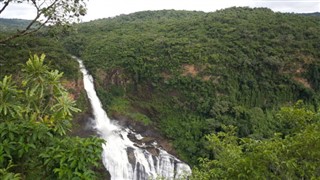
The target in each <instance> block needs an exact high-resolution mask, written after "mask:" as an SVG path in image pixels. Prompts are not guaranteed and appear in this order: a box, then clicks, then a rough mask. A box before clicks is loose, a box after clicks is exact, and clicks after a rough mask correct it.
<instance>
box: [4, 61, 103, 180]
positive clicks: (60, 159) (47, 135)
mask: <svg viewBox="0 0 320 180" xmlns="http://www.w3.org/2000/svg"><path fill="white" fill-rule="evenodd" d="M44 58H45V56H44V55H41V57H38V56H37V55H34V56H33V57H30V58H29V60H28V61H27V63H26V65H24V66H23V68H22V73H23V76H21V77H16V79H15V80H13V78H12V77H11V76H5V77H4V78H3V80H1V81H0V132H1V133H0V137H1V141H0V179H32V178H36V179H45V178H46V179H48V178H49V179H73V178H77V179H94V178H96V175H95V173H94V171H93V168H95V167H98V166H99V164H100V163H99V160H100V156H101V152H102V149H101V143H103V141H102V140H101V139H99V138H97V137H90V138H78V137H69V136H67V135H66V133H67V131H69V130H70V128H71V120H72V113H74V112H78V111H79V109H77V108H75V107H74V105H75V102H74V101H73V100H72V99H71V98H70V97H69V94H68V93H67V91H66V90H65V89H64V88H63V87H62V85H61V83H60V78H61V77H62V73H60V72H59V71H57V70H50V69H49V67H48V66H46V65H44V63H43V62H44Z"/></svg>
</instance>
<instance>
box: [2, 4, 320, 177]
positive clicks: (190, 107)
mask: <svg viewBox="0 0 320 180" xmlns="http://www.w3.org/2000/svg"><path fill="white" fill-rule="evenodd" d="M318 14H319V13H314V14H293V13H276V12H273V11H271V10H270V9H267V8H247V7H233V8H228V9H223V10H218V11H216V12H211V13H204V12H197V11H176V10H162V11H144V12H137V13H133V14H129V15H120V16H117V17H114V18H107V19H99V20H94V21H90V22H85V23H79V24H74V25H72V26H71V28H68V29H63V30H59V31H55V32H53V31H52V30H43V31H39V32H37V33H35V34H33V35H30V36H26V37H21V38H18V39H15V40H13V41H11V42H10V43H8V44H6V45H5V46H2V47H1V49H0V54H1V56H0V68H1V73H0V77H1V78H3V80H2V82H1V83H0V91H1V93H2V91H3V89H4V87H5V86H4V84H5V83H6V82H7V81H11V79H13V80H15V81H17V82H22V83H20V84H21V85H20V86H12V87H14V88H13V89H14V92H15V91H17V92H16V93H18V92H19V93H20V92H21V91H25V92H26V93H24V94H27V95H28V93H31V92H30V91H31V90H32V88H34V89H35V90H33V91H40V89H39V87H38V86H36V85H34V86H35V87H33V84H32V83H34V82H31V80H27V81H26V80H23V78H22V77H23V76H21V75H22V74H23V73H26V72H25V71H24V72H20V69H21V67H26V66H27V67H28V64H27V65H20V66H18V64H21V63H24V62H25V60H27V59H28V57H29V56H30V53H32V54H34V53H35V54H42V53H45V54H46V59H50V60H51V61H50V62H49V61H48V62H44V65H45V67H46V68H53V69H58V70H59V71H62V72H64V75H65V78H64V82H65V83H64V84H62V85H64V86H65V87H66V89H68V91H69V92H70V93H71V94H74V97H75V100H79V101H80V103H78V104H79V105H80V109H82V110H83V111H84V112H88V111H90V110H89V109H88V108H87V107H86V105H87V106H88V107H89V105H88V101H86V97H85V95H83V92H81V90H79V88H78V89H77V88H76V87H78V86H74V85H72V84H77V82H78V79H79V76H80V75H79V70H78V65H77V63H76V62H75V61H74V60H72V59H71V55H75V56H77V57H79V58H81V59H82V60H83V61H84V64H85V66H86V67H87V69H88V70H89V72H90V74H92V75H93V77H94V79H95V86H96V90H97V93H98V95H99V98H100V99H101V101H102V103H103V106H104V109H105V110H106V111H107V112H108V115H109V116H111V117H112V118H114V119H118V120H119V121H122V120H123V119H125V120H126V121H127V122H126V123H129V125H130V126H133V127H136V128H138V129H152V130H153V131H155V132H157V135H160V136H161V137H163V138H165V139H166V140H167V141H168V142H169V145H168V146H169V147H170V148H171V149H172V152H174V154H176V155H177V156H178V157H179V158H181V159H182V160H184V161H185V162H187V163H188V164H190V165H191V166H192V169H193V175H192V177H191V179H208V180H209V179H313V178H319V177H320V169H319V167H320V153H319V148H320V131H319V130H320V126H319V125H320V116H319V105H320V104H319V103H320V96H319V93H320V43H319V42H320V16H319V15H318ZM0 23H1V21H0ZM1 29H4V28H0V30H1ZM7 33H10V32H8V31H2V32H1V33H0V34H1V36H6V34H7ZM37 58H38V59H42V58H40V57H37V56H31V58H30V59H29V61H31V62H32V60H35V59H37ZM46 63H47V64H46ZM27 72H29V71H27ZM48 72H50V71H49V70H48ZM8 74H14V75H13V76H12V77H11V76H6V75H8ZM46 77H47V76H46ZM34 78H35V77H34ZM24 82H28V83H29V84H28V83H27V84H26V85H24ZM30 83H31V84H30ZM78 84H79V83H78ZM79 86H81V85H79ZM18 87H21V88H18ZM59 87H60V86H59ZM1 88H2V89H1ZM49 92H50V91H49ZM10 93H12V92H11V91H10ZM29 95H30V94H29ZM15 96H16V95H15ZM19 96H21V98H20V100H19V101H18V103H19V106H21V104H22V103H24V102H26V101H25V100H23V98H26V97H23V98H22V94H21V95H19ZM1 97H2V94H1ZM35 100H36V99H35ZM51 100H52V99H50V98H48V99H46V100H45V102H40V104H43V103H50V102H51ZM12 101H14V100H12ZM3 102H4V101H1V103H2V104H3ZM52 103H53V102H52ZM73 105H74V104H72V107H73ZM2 106H3V105H2ZM2 106H1V105H0V108H1V107H2ZM16 106H18V105H17V104H14V107H16ZM20 109H21V108H20ZM20 109H18V110H14V112H16V111H20ZM74 110H75V113H76V114H77V113H80V112H78V110H76V109H74ZM0 113H2V114H0V118H1V119H0V120H1V126H0V128H1V127H2V126H3V129H6V128H5V126H4V125H5V124H4V123H7V122H8V123H9V120H10V119H13V120H15V121H16V120H18V119H19V118H18V117H19V116H18V113H13V114H14V116H13V115H11V116H8V115H7V113H5V111H4V110H2V109H0ZM23 113H27V114H28V113H29V114H28V116H26V115H23V114H22V115H23V116H24V117H25V118H30V117H32V116H31V115H32V113H31V111H27V110H25V109H24V110H23ZM22 115H21V116H22ZM52 116H53V115H52ZM68 117H69V116H68ZM42 118H45V117H42ZM8 123H7V124H8ZM10 123H11V122H10ZM2 124H3V125H2ZM9 125H11V124H8V125H6V126H9ZM11 126H13V125H11ZM53 127H55V126H52V128H53ZM23 128H27V129H28V131H30V128H31V127H29V125H28V126H27V125H24V127H23ZM32 128H34V126H33V125H32ZM41 128H44V127H41ZM49 128H51V127H49ZM7 131H8V130H6V131H2V132H7ZM43 131H44V130H43ZM49 131H50V133H51V135H46V138H52V136H53V135H54V136H53V137H55V135H57V139H56V141H58V142H59V143H62V144H63V143H65V142H64V141H63V140H61V136H60V135H59V133H58V134H55V133H56V131H54V129H53V130H49ZM0 133H1V132H0ZM141 133H142V134H143V132H141ZM2 134H4V135H2ZM2 134H1V137H4V136H5V137H6V136H8V138H9V139H10V138H11V136H12V135H10V134H8V133H2ZM13 134H14V133H13ZM17 136H18V135H17ZM59 138H60V139H59ZM12 139H16V138H11V139H10V140H12ZM94 140H95V141H99V140H98V139H94ZM25 141H26V140H21V142H25ZM28 141H29V140H28ZM8 142H10V141H8ZM8 142H4V141H3V142H1V143H0V157H1V158H0V177H1V173H2V172H6V170H7V171H9V169H13V173H15V172H17V173H19V170H21V169H22V170H23V167H24V165H25V164H19V166H17V167H15V166H13V167H11V166H10V165H11V162H15V161H13V157H12V156H13V155H11V156H9V155H7V154H8V152H10V149H9V150H5V149H4V147H5V148H8V147H9V148H10V147H14V148H21V147H20V146H15V145H16V144H19V142H15V143H16V144H13V145H10V146H9V145H7V144H5V143H8ZM41 142H42V141H40V142H39V143H41ZM74 143H76V142H74ZM63 145H65V146H66V145H67V144H63ZM92 146H94V144H93V145H92ZM2 147H3V148H2ZM1 148H2V149H1ZM25 148H27V150H28V148H33V146H30V147H29V146H27V147H25ZM44 148H50V147H44ZM11 150H12V149H11ZM27 150H21V155H20V154H19V153H18V154H17V155H16V154H14V155H15V157H19V158H23V159H19V160H17V161H16V162H23V160H24V158H27V157H28V156H29V154H28V152H29V151H27ZM12 152H13V151H12ZM49 152H50V151H45V152H44V153H42V159H41V161H39V162H37V163H38V164H41V162H42V161H45V162H47V161H48V163H47V166H50V167H54V166H55V165H56V164H57V163H58V162H54V161H53V160H50V161H49V160H47V161H46V158H49V156H50V154H49ZM55 152H57V153H61V154H60V155H64V153H63V151H58V150H57V151H55ZM46 153H47V154H46ZM92 158H93V159H94V157H92ZM27 159H28V158H27ZM49 159H50V158H49ZM80 160H81V161H82V159H80ZM30 161H31V160H30ZM50 163H52V164H50ZM54 163H56V164H54ZM93 164H94V166H95V165H96V164H95V163H93ZM1 168H2V169H1ZM28 168H29V169H31V168H33V167H31V166H30V167H29V166H28ZM38 168H42V167H38ZM44 168H49V167H44ZM64 168H66V167H64ZM62 169H63V168H62ZM1 170H3V171H1ZM70 171H72V170H70V169H68V168H66V171H62V172H61V173H62V175H61V176H60V175H59V173H60V170H59V171H58V170H57V172H56V174H51V175H52V177H57V176H58V177H60V178H64V177H68V173H69V172H70ZM28 172H29V171H28ZM63 173H65V174H63ZM90 173H91V170H90ZM36 174H41V171H40V169H39V170H37V171H36ZM90 175H91V174H90ZM18 176H21V174H18ZM42 176H44V175H43V174H42ZM88 177H90V176H88Z"/></svg>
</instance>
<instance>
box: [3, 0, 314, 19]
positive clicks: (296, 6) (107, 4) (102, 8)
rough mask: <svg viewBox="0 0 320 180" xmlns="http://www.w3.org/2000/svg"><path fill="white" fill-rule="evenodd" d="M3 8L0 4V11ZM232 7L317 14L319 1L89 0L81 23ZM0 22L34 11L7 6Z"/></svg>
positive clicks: (25, 5) (17, 6) (25, 16)
mask: <svg viewBox="0 0 320 180" xmlns="http://www.w3.org/2000/svg"><path fill="white" fill-rule="evenodd" d="M2 6H3V4H1V3H0V8H1V7H2ZM232 6H249V7H268V8H270V9H272V10H273V11H275V12H278V11H280V12H295V13H310V12H320V0H299V1H296V0H89V1H87V8H88V13H87V15H86V16H85V17H83V21H90V20H94V19H99V18H106V17H114V16H117V15H120V14H129V13H133V12H137V11H145V10H162V9H176V10H196V11H205V12H213V11H216V10H218V9H223V8H227V7H232ZM0 17H1V18H19V19H32V18H33V17H34V9H33V8H32V7H31V6H30V5H27V4H11V5H10V6H8V8H7V9H6V10H5V11H4V12H3V13H2V14H0Z"/></svg>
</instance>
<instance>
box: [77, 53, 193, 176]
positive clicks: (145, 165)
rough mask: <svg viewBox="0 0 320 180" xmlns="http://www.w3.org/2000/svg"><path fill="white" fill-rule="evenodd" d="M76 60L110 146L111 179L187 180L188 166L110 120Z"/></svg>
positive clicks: (105, 147)
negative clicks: (134, 140) (144, 142)
mask: <svg viewBox="0 0 320 180" xmlns="http://www.w3.org/2000/svg"><path fill="white" fill-rule="evenodd" d="M75 59H77V61H78V62H79V65H80V70H81V72H82V74H83V84H84V88H85V90H86V92H87V96H88V98H89V100H90V103H91V106H92V111H93V116H94V123H93V124H94V129H95V130H96V131H97V132H98V134H99V135H100V137H101V138H103V139H104V140H106V143H105V144H103V145H102V146H103V153H102V159H103V164H104V166H105V168H106V169H107V170H108V171H109V173H110V175H111V179H112V180H149V179H156V178H164V179H187V176H188V175H190V174H191V169H190V167H189V166H188V165H187V164H186V163H184V162H182V161H180V160H179V159H177V158H176V157H174V156H173V155H171V154H169V153H168V152H166V151H165V150H164V149H162V148H161V147H158V144H157V142H153V143H151V144H137V143H135V142H133V141H131V140H130V139H129V138H128V135H129V134H130V135H131V136H132V135H134V136H135V137H136V139H137V140H140V139H143V137H142V136H141V135H140V134H136V133H135V132H133V130H131V129H129V128H125V127H122V126H120V125H118V123H117V121H115V120H110V119H109V118H108V116H107V114H106V112H105V111H104V110H103V109H102V105H101V102H100V100H99V98H98V96H97V94H96V91H95V88H94V84H93V78H92V76H91V75H90V74H88V71H87V70H86V69H85V67H84V65H83V63H82V61H81V60H80V59H78V58H76V57H75ZM150 146H152V148H154V149H156V151H157V152H158V153H157V154H154V153H150V152H149V151H148V150H147V147H148V148H150Z"/></svg>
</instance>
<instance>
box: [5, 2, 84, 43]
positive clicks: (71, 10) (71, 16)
mask: <svg viewBox="0 0 320 180" xmlns="http://www.w3.org/2000/svg"><path fill="white" fill-rule="evenodd" d="M14 3H18V4H21V3H28V4H30V5H32V6H33V7H34V8H35V9H36V14H35V17H34V19H33V20H32V21H31V22H30V23H29V25H27V26H26V27H25V28H24V29H23V30H21V31H17V32H16V33H14V34H12V35H10V36H8V37H5V38H3V39H0V44H1V43H5V42H7V41H9V40H11V39H14V38H17V37H20V36H24V35H27V34H31V33H34V32H36V31H38V30H39V29H41V28H42V27H44V26H45V25H62V24H66V23H68V22H72V21H75V20H79V18H80V17H81V16H84V15H85V14H86V7H85V3H84V0H0V6H2V7H0V15H1V14H2V13H3V12H4V11H5V9H6V8H7V7H8V6H10V5H11V4H14Z"/></svg>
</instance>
